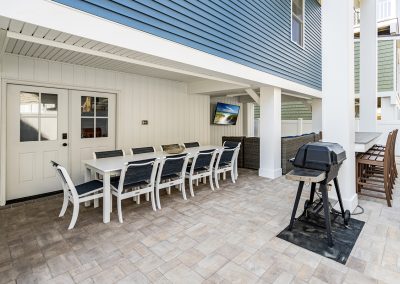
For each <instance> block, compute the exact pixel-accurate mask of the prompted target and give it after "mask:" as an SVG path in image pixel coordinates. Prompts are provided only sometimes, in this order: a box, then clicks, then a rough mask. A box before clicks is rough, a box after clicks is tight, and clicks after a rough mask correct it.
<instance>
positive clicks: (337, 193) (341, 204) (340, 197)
mask: <svg viewBox="0 0 400 284" xmlns="http://www.w3.org/2000/svg"><path fill="white" fill-rule="evenodd" d="M333 182H334V183H335V189H336V195H337V197H338V200H339V205H340V210H341V211H342V217H343V219H344V207H343V201H342V196H341V195H340V188H339V182H338V179H337V178H334V179H333Z"/></svg>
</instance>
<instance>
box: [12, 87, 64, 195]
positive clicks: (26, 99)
mask: <svg viewBox="0 0 400 284" xmlns="http://www.w3.org/2000/svg"><path fill="white" fill-rule="evenodd" d="M51 160H54V161H56V162H58V163H60V164H62V165H64V166H65V167H67V168H68V91H67V90H65V89H55V88H41V87H32V86H23V85H10V84H9V85H7V178H6V200H12V199H17V198H22V197H26V196H32V195H38V194H43V193H47V192H51V191H55V190H60V184H59V181H58V180H57V179H56V176H55V172H54V169H53V168H52V166H51V165H50V161H51Z"/></svg>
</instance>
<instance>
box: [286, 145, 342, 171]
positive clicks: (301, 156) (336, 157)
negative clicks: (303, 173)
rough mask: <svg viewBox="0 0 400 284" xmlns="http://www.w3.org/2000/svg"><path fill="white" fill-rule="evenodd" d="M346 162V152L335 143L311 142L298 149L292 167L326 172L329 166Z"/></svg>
mask: <svg viewBox="0 0 400 284" xmlns="http://www.w3.org/2000/svg"><path fill="white" fill-rule="evenodd" d="M344 160H346V152H345V151H344V149H343V147H342V146H341V145H339V144H337V143H330V142H311V143H307V144H305V145H303V146H301V147H300V149H299V150H298V151H297V154H296V158H295V159H294V162H293V165H294V166H295V167H301V168H308V169H314V170H322V171H328V170H330V168H331V166H333V165H338V164H341V163H342V162H343V161H344Z"/></svg>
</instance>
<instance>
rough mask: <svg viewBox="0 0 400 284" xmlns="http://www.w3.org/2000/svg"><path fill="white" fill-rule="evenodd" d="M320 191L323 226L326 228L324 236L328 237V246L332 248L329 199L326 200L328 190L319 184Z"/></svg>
mask: <svg viewBox="0 0 400 284" xmlns="http://www.w3.org/2000/svg"><path fill="white" fill-rule="evenodd" d="M320 189H321V193H322V202H323V205H324V215H325V226H326V235H327V237H328V245H329V246H330V247H332V246H333V241H332V229H331V215H330V212H329V199H328V190H327V188H326V184H322V183H321V185H320Z"/></svg>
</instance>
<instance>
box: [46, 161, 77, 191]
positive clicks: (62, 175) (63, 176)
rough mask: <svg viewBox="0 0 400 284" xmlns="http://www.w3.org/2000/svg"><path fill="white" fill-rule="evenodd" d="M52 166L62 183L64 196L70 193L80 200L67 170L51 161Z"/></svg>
mask: <svg viewBox="0 0 400 284" xmlns="http://www.w3.org/2000/svg"><path fill="white" fill-rule="evenodd" d="M50 164H51V165H52V166H53V168H54V169H55V171H56V176H57V178H58V180H59V181H60V183H61V186H62V189H63V191H64V194H68V193H69V192H70V193H71V194H72V197H73V198H74V199H78V192H77V191H76V188H75V185H74V183H73V182H72V179H71V177H70V176H69V174H68V172H67V170H66V169H65V168H64V167H63V166H61V165H60V164H58V163H56V162H54V161H50Z"/></svg>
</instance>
